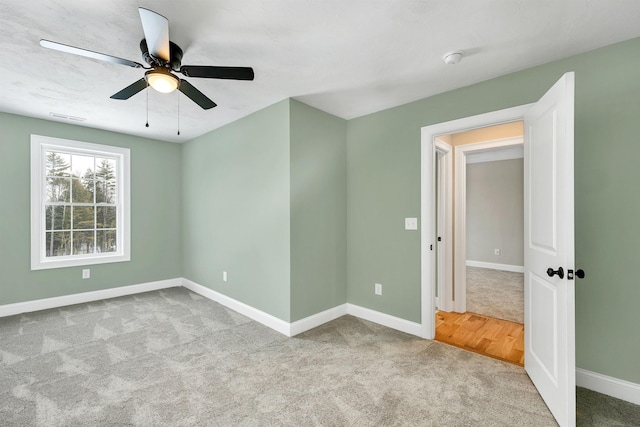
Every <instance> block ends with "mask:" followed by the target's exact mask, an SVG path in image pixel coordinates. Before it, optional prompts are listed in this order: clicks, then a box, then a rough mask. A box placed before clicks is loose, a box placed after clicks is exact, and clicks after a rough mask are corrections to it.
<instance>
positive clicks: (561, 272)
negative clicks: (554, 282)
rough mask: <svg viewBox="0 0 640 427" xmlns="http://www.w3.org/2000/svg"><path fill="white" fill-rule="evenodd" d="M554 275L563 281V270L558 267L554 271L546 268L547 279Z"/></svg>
mask: <svg viewBox="0 0 640 427" xmlns="http://www.w3.org/2000/svg"><path fill="white" fill-rule="evenodd" d="M554 274H557V275H558V277H559V278H561V279H564V269H563V268H562V267H558V269H557V270H554V269H553V268H551V267H549V268H547V275H548V276H549V277H553V276H554ZM576 274H577V273H576Z"/></svg>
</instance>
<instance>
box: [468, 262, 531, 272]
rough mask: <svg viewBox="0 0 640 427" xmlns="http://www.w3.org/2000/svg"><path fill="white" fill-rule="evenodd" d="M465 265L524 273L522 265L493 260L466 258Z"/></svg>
mask: <svg viewBox="0 0 640 427" xmlns="http://www.w3.org/2000/svg"><path fill="white" fill-rule="evenodd" d="M466 265H467V267H480V268H489V269H491V270H502V271H512V272H514V273H524V266H522V265H512V264H498V263H495V262H484V261H472V260H467V262H466Z"/></svg>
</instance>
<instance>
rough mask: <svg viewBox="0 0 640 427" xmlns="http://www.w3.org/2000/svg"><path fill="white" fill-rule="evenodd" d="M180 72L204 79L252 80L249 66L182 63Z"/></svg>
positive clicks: (252, 75)
mask: <svg viewBox="0 0 640 427" xmlns="http://www.w3.org/2000/svg"><path fill="white" fill-rule="evenodd" d="M180 72H181V73H182V74H184V75H185V76H187V77H204V78H206V79H232V80H253V77H254V74H253V68H251V67H213V66H206V65H183V66H182V67H180Z"/></svg>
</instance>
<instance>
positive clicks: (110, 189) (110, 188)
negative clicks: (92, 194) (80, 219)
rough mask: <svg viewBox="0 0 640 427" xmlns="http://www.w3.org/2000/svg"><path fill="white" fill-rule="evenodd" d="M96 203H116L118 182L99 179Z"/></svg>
mask: <svg viewBox="0 0 640 427" xmlns="http://www.w3.org/2000/svg"><path fill="white" fill-rule="evenodd" d="M96 203H110V204H115V203H116V182H115V181H97V182H96Z"/></svg>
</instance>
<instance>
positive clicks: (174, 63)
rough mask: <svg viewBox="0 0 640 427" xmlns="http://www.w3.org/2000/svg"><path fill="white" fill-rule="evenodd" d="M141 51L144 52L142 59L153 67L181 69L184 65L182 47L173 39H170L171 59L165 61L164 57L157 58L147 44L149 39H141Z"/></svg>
mask: <svg viewBox="0 0 640 427" xmlns="http://www.w3.org/2000/svg"><path fill="white" fill-rule="evenodd" d="M140 51H141V52H142V59H144V61H145V62H146V63H147V64H149V65H150V66H151V67H153V68H157V67H164V68H168V69H170V70H173V71H180V66H181V65H182V55H183V52H182V49H181V48H180V46H178V45H177V44H175V43H174V42H172V41H169V53H170V55H169V56H170V58H171V60H170V61H165V60H164V59H162V58H156V57H155V56H153V55H151V54H150V53H149V47H148V46H147V40H146V39H142V40H140Z"/></svg>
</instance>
